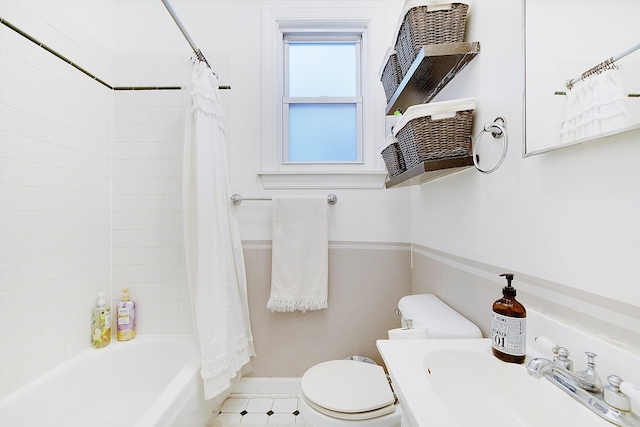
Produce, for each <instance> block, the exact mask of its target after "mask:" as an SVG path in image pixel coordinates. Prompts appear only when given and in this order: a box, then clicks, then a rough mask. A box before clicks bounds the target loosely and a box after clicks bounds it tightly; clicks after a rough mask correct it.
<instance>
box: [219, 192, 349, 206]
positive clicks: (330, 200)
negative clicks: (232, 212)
mask: <svg viewBox="0 0 640 427" xmlns="http://www.w3.org/2000/svg"><path fill="white" fill-rule="evenodd" d="M243 200H273V199H272V198H271V197H242V196H241V195H239V194H237V193H236V194H234V195H232V196H231V201H232V202H233V204H234V205H236V206H238V205H239V204H240V203H242V201H243ZM327 203H329V204H330V205H335V204H336V203H338V196H336V195H335V194H329V195H328V196H327Z"/></svg>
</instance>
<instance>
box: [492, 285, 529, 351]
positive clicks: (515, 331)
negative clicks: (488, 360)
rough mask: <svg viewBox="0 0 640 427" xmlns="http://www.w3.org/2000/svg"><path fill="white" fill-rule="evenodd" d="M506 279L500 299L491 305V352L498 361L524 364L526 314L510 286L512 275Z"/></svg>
mask: <svg viewBox="0 0 640 427" xmlns="http://www.w3.org/2000/svg"><path fill="white" fill-rule="evenodd" d="M500 276H503V277H506V279H507V286H505V287H504V288H503V289H502V298H501V299H499V300H497V301H496V302H494V303H493V313H492V317H491V338H492V342H491V350H492V351H493V354H494V356H496V357H497V358H498V359H500V360H503V361H505V362H510V363H522V362H524V358H525V353H526V338H527V312H526V310H525V309H524V306H523V305H522V304H520V303H519V302H518V301H516V290H515V289H514V288H513V287H512V286H511V281H512V280H513V274H501V275H500Z"/></svg>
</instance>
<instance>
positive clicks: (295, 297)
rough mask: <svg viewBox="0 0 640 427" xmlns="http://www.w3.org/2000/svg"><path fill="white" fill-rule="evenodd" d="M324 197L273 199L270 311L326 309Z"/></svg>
mask: <svg viewBox="0 0 640 427" xmlns="http://www.w3.org/2000/svg"><path fill="white" fill-rule="evenodd" d="M327 215H328V207H327V198H326V197H321V196H317V197H316V196H292V197H282V196H280V197H278V196H276V197H274V198H273V220H272V221H273V236H272V248H273V249H272V261H271V295H270V297H269V301H268V302H267V308H268V309H270V310H271V311H282V312H287V311H296V310H300V311H302V312H306V311H307V310H320V309H323V308H327V296H328V276H329V274H328V272H329V227H328V217H327Z"/></svg>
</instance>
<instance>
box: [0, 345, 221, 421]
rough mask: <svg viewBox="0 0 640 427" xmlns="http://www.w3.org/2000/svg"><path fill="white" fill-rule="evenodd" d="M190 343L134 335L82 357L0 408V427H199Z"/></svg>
mask: <svg viewBox="0 0 640 427" xmlns="http://www.w3.org/2000/svg"><path fill="white" fill-rule="evenodd" d="M215 406H216V403H215V402H214V401H205V400H204V398H203V386H202V380H201V378H200V351H199V349H198V345H197V343H196V339H195V337H194V336H183V335H181V336H153V335H146V336H145V335H139V336H137V337H136V338H135V339H134V340H132V341H127V342H118V341H116V340H115V339H113V340H112V341H111V344H110V345H109V346H108V347H105V348H103V349H99V350H94V349H88V350H86V351H84V352H82V353H81V354H79V355H78V356H76V357H74V358H72V359H70V360H69V361H68V362H65V363H64V364H63V365H61V366H59V367H57V368H55V369H53V370H52V371H50V372H48V373H47V374H45V375H43V376H41V377H40V378H38V379H36V380H35V381H33V382H31V383H29V384H27V385H26V386H24V387H22V388H20V389H18V390H17V391H15V392H14V393H11V394H10V395H8V396H6V397H5V398H3V399H2V400H0V426H2V427H31V426H34V427H35V426H38V427H41V426H48V427H58V426H60V427H62V426H64V427H71V426H77V427H88V426H91V427H98V426H105V427H106V426H109V427H116V426H117V427H129V426H131V427H151V426H154V427H155V426H157V427H163V426H179V427H192V426H193V427H205V426H207V425H208V424H209V422H210V421H211V420H212V418H213V414H212V411H214V410H216V409H217V408H216V407H215Z"/></svg>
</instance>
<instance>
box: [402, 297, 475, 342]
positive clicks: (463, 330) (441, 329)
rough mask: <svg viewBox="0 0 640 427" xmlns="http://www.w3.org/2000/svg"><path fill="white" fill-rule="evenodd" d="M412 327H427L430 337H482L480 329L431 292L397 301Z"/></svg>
mask: <svg viewBox="0 0 640 427" xmlns="http://www.w3.org/2000/svg"><path fill="white" fill-rule="evenodd" d="M398 309H399V310H400V311H401V312H402V316H403V317H404V318H405V319H412V320H413V327H414V328H428V329H429V336H430V337H431V338H482V332H480V329H479V328H478V327H477V326H476V325H475V324H474V323H473V322H471V321H470V320H469V319H467V318H466V317H464V316H463V315H461V314H460V313H458V312H457V311H455V310H454V309H452V308H451V307H449V306H448V305H447V304H445V303H444V302H443V301H442V300H441V299H440V298H438V297H437V296H435V295H433V294H416V295H407V296H404V297H402V298H401V299H400V301H399V302H398Z"/></svg>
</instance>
